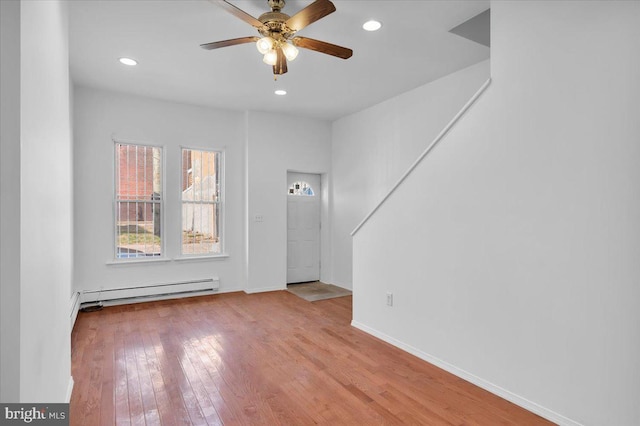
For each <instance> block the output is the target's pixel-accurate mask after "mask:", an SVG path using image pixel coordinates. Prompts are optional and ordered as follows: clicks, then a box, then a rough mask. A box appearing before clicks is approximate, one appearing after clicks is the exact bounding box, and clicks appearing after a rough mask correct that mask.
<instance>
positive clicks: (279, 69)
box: [273, 47, 288, 75]
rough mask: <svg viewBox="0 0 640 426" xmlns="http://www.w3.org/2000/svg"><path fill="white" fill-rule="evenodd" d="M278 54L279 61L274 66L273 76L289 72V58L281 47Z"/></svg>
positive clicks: (277, 51)
mask: <svg viewBox="0 0 640 426" xmlns="http://www.w3.org/2000/svg"><path fill="white" fill-rule="evenodd" d="M276 53H277V55H278V59H277V60H276V64H275V65H274V66H273V75H282V74H284V73H286V72H287V71H288V70H287V58H286V57H285V56H284V52H283V51H282V48H281V47H278V49H277V50H276Z"/></svg>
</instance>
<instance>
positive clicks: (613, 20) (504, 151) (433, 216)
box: [353, 1, 640, 425]
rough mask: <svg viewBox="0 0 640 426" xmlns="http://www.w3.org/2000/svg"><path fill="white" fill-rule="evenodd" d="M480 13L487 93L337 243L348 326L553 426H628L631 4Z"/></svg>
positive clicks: (636, 130)
mask: <svg viewBox="0 0 640 426" xmlns="http://www.w3.org/2000/svg"><path fill="white" fill-rule="evenodd" d="M491 15H492V40H491V46H492V52H491V70H492V72H491V74H492V84H491V86H490V87H489V88H488V90H487V91H486V92H485V93H484V94H483V95H482V96H481V97H480V98H479V100H478V101H477V103H476V104H475V105H474V106H473V107H472V108H471V109H470V110H469V111H468V112H467V113H466V115H465V116H464V117H463V118H462V119H461V120H460V121H459V122H458V123H457V125H456V126H455V127H454V128H453V129H452V130H451V131H450V132H449V133H448V134H447V135H446V137H445V138H444V139H443V140H442V141H441V142H440V143H439V144H438V145H437V146H436V147H435V149H434V150H432V151H431V152H430V153H429V155H427V156H426V157H425V159H424V160H423V161H422V162H421V163H420V164H419V165H418V166H417V167H416V168H415V170H414V171H413V172H412V173H411V174H410V175H409V176H408V177H407V179H406V180H405V181H404V182H403V183H402V184H401V185H400V186H399V187H398V188H397V190H396V191H394V192H393V193H392V194H391V195H390V196H389V197H388V198H387V200H386V202H385V203H384V204H383V205H382V206H380V208H379V209H377V211H376V212H375V214H373V215H372V216H371V217H370V218H369V220H367V221H366V222H365V223H364V224H363V226H362V227H361V228H359V229H358V231H357V232H356V233H355V235H354V239H353V291H354V318H353V324H354V325H355V326H356V327H359V328H361V329H363V330H365V331H367V332H370V333H372V334H374V335H377V336H379V337H381V338H383V339H384V340H387V341H389V342H391V343H393V344H395V345H397V346H400V347H403V348H404V349H406V350H409V351H410V352H413V353H414V354H416V355H418V356H420V357H422V358H424V359H426V360H428V361H431V362H433V363H435V364H437V365H440V366H441V367H443V368H445V369H447V370H449V371H452V372H454V373H455V374H458V375H459V376H461V377H464V378H466V379H467V380H470V381H472V382H475V383H476V384H479V385H480V386H483V387H485V388H486V389H488V390H490V391H492V392H494V393H497V394H499V395H502V396H504V397H506V398H507V399H510V400H511V401H513V402H515V403H517V404H519V405H522V406H524V407H526V408H528V409H531V410H532V411H535V412H537V413H539V414H541V415H543V416H545V417H547V418H549V419H551V420H553V421H555V422H557V423H559V424H594V425H595V424H612V425H613V424H615V425H636V424H640V406H639V405H638V404H637V402H638V395H640V368H639V367H638V362H637V360H638V359H640V309H638V307H637V304H638V300H640V285H638V283H639V282H640V262H638V256H639V255H640V225H639V223H638V220H639V218H640V196H639V195H638V194H639V193H640V167H639V166H638V165H639V164H640V142H639V141H640V119H639V117H640V78H638V76H639V75H640V25H638V22H640V2H592V1H585V2H577V1H569V2H562V1H558V2H529V1H514V2H510V1H499V2H493V3H492V5H491ZM370 125H371V126H376V125H378V126H381V125H382V124H376V123H370ZM356 132H357V129H355V130H354V134H355V133H356ZM386 293H393V301H394V303H393V306H392V307H389V306H387V305H386V300H387V298H386Z"/></svg>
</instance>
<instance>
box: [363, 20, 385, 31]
mask: <svg viewBox="0 0 640 426" xmlns="http://www.w3.org/2000/svg"><path fill="white" fill-rule="evenodd" d="M362 28H364V29H365V30H366V31H378V30H379V29H380V28H382V23H381V22H380V21H375V20H373V19H372V20H370V21H367V22H365V23H364V24H362Z"/></svg>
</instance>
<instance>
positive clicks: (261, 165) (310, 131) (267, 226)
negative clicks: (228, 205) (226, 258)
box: [246, 112, 331, 292]
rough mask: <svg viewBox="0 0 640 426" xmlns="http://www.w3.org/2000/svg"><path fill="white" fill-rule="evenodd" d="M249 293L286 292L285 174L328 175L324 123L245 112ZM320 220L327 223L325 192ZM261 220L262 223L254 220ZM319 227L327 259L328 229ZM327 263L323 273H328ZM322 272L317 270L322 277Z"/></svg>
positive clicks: (328, 134)
mask: <svg viewBox="0 0 640 426" xmlns="http://www.w3.org/2000/svg"><path fill="white" fill-rule="evenodd" d="M246 119H247V160H246V161H247V182H248V191H247V194H248V209H247V217H248V223H247V226H248V241H247V251H248V269H247V288H246V291H247V292H257V291H265V290H274V289H284V288H286V283H287V171H296V172H304V173H318V174H325V177H324V179H323V183H324V184H325V185H326V184H327V182H328V181H327V179H328V178H327V175H326V173H328V171H329V169H330V161H331V142H330V141H331V125H330V123H328V122H325V121H318V120H312V119H307V118H302V117H287V116H283V115H281V114H270V113H264V112H248V113H247V117H246ZM322 193H323V196H324V199H323V200H322V203H323V207H322V209H323V214H322V217H321V220H322V221H325V222H326V221H327V219H328V217H327V214H326V211H327V208H326V206H327V198H326V192H325V191H324V190H323V191H322ZM256 216H262V217H263V218H264V220H263V221H262V222H257V221H255V217H256ZM325 225H327V224H326V223H324V224H323V232H322V235H321V251H322V254H321V257H323V258H328V255H327V250H329V247H328V244H327V243H326V241H327V240H328V238H329V231H328V229H329V227H328V226H325ZM327 267H328V265H327V264H326V263H324V264H323V268H327ZM325 275H326V273H323V272H322V271H321V278H323V279H324V277H325Z"/></svg>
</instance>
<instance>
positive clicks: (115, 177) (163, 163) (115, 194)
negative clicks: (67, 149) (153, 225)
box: [109, 138, 168, 263]
mask: <svg viewBox="0 0 640 426" xmlns="http://www.w3.org/2000/svg"><path fill="white" fill-rule="evenodd" d="M112 141H113V157H112V159H113V209H112V213H113V220H112V226H113V234H112V238H111V240H112V244H113V246H112V247H113V250H112V253H113V262H109V263H142V262H144V263H147V262H149V263H150V262H157V261H166V260H168V258H167V254H166V242H165V240H166V237H165V205H164V204H165V199H166V196H165V195H166V194H165V186H166V185H165V182H166V155H165V152H166V149H165V147H164V146H162V145H157V144H154V143H149V142H142V141H138V140H127V139H119V138H113V139H112ZM118 145H135V146H141V147H145V148H157V149H159V150H160V167H161V169H162V170H161V171H160V192H159V193H160V200H158V204H159V206H160V256H140V257H132V258H123V257H118V244H117V242H116V240H117V238H118V206H119V204H118V203H120V202H132V201H142V202H149V200H121V199H119V198H118V184H119V171H120V169H119V168H120V165H119V164H118Z"/></svg>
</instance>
